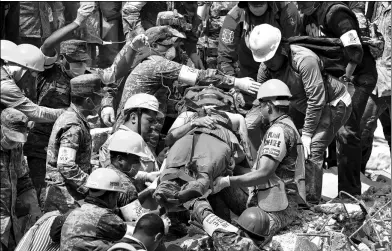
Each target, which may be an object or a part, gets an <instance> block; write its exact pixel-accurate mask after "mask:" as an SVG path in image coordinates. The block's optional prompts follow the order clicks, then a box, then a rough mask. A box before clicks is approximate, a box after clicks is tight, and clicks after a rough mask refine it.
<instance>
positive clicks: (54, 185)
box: [44, 74, 101, 213]
mask: <svg viewBox="0 0 392 251" xmlns="http://www.w3.org/2000/svg"><path fill="white" fill-rule="evenodd" d="M100 85H101V80H100V78H99V77H98V76H96V75H90V74H88V75H81V76H79V77H76V78H73V79H72V80H71V105H70V107H69V108H68V109H67V111H66V112H64V113H63V114H62V115H61V116H60V117H59V118H58V119H57V121H56V123H55V124H54V126H53V130H52V134H51V135H50V139H49V145H48V151H47V158H46V182H47V188H46V189H47V191H46V197H45V202H44V210H45V211H46V212H50V211H54V210H59V211H60V212H61V213H66V212H67V211H68V210H70V209H73V208H75V207H77V206H78V203H77V201H78V200H81V199H84V198H85V197H86V195H87V191H88V189H87V188H86V187H85V183H86V180H87V177H88V175H89V173H90V172H91V165H90V158H91V135H90V126H89V124H88V122H87V120H86V117H87V116H88V115H94V114H96V113H97V109H99V105H98V104H99V100H100V98H101V96H100V95H98V92H99V91H100V87H101V86H100Z"/></svg>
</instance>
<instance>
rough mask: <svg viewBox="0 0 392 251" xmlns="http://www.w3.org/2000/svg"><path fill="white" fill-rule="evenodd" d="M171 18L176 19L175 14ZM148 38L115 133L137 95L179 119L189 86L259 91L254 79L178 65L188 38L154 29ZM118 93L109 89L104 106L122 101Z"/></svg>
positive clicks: (155, 140)
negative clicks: (180, 50) (152, 98)
mask: <svg viewBox="0 0 392 251" xmlns="http://www.w3.org/2000/svg"><path fill="white" fill-rule="evenodd" d="M165 14H166V13H165ZM171 15H172V16H173V14H171ZM162 17H163V16H162ZM165 18H167V17H165ZM146 35H147V37H148V41H149V43H150V44H151V45H152V47H151V48H145V49H144V50H142V51H141V52H139V54H138V56H137V58H136V61H135V63H134V65H136V67H135V68H134V69H133V71H132V72H131V74H130V75H129V76H128V79H127V80H126V82H125V85H124V88H123V93H122V97H121V99H120V103H119V105H118V110H117V111H118V112H117V114H118V115H117V116H118V118H117V121H116V124H115V126H114V130H117V128H118V127H119V126H120V125H121V124H123V123H124V116H123V114H121V113H120V112H121V111H122V110H123V107H124V104H125V102H126V100H127V99H128V98H129V97H130V96H132V95H133V94H135V93H147V94H151V95H154V96H155V97H156V98H157V99H158V101H159V105H160V107H159V109H160V111H161V112H162V113H163V114H164V116H169V117H172V118H176V117H177V112H176V110H175V105H176V103H177V102H178V100H179V99H180V98H181V95H182V94H181V92H182V88H184V87H185V86H190V85H195V84H196V83H198V82H208V81H210V82H214V81H215V83H217V82H219V83H218V85H219V86H220V87H225V88H226V89H230V88H232V87H236V88H238V89H240V90H242V91H245V92H250V93H253V92H255V91H257V90H258V87H259V84H258V83H256V82H254V81H251V80H250V79H247V78H242V79H238V78H234V77H230V76H225V75H219V74H218V73H217V70H213V69H208V70H196V69H193V68H190V67H187V66H185V65H183V64H181V63H177V62H178V61H179V59H178V58H179V57H178V56H179V55H180V54H179V53H178V52H177V51H178V44H180V43H181V39H183V38H185V35H184V34H182V33H181V32H179V31H178V30H175V29H173V28H171V27H170V26H157V27H152V28H150V29H149V30H147V31H146ZM116 92H117V88H116V89H113V90H109V89H107V93H105V97H106V98H105V99H103V100H102V102H105V104H108V103H109V102H113V99H114V98H119V97H118V95H117V94H116ZM116 96H117V97H116ZM112 106H113V104H112ZM164 120H165V117H159V118H158V124H157V126H156V127H155V128H154V130H153V132H152V133H151V137H150V139H149V140H148V141H146V143H147V144H148V145H149V146H150V147H151V149H154V150H155V149H156V146H157V144H158V140H159V136H160V131H161V130H162V127H163V123H164Z"/></svg>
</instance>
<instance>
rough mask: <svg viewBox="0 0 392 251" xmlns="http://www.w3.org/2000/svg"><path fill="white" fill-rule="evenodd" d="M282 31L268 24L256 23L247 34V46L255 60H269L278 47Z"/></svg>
mask: <svg viewBox="0 0 392 251" xmlns="http://www.w3.org/2000/svg"><path fill="white" fill-rule="evenodd" d="M281 38H282V33H281V32H280V30H279V29H278V28H275V27H273V26H272V25H269V24H260V25H257V26H256V27H255V28H254V29H253V30H252V32H251V33H250V36H249V47H250V50H251V51H252V54H253V59H254V60H255V61H256V62H265V61H267V60H270V59H271V58H272V57H273V56H274V55H275V52H276V50H277V49H278V48H279V44H280V40H281Z"/></svg>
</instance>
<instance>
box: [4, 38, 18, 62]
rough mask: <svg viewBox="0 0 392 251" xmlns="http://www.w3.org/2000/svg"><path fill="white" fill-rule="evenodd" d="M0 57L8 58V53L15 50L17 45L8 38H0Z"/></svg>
mask: <svg viewBox="0 0 392 251" xmlns="http://www.w3.org/2000/svg"><path fill="white" fill-rule="evenodd" d="M0 44H1V55H0V56H1V59H3V60H9V58H10V55H12V54H14V53H15V52H16V50H17V49H16V48H17V47H18V46H17V45H16V44H15V43H13V42H11V41H9V40H1V42H0Z"/></svg>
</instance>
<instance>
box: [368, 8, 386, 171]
mask: <svg viewBox="0 0 392 251" xmlns="http://www.w3.org/2000/svg"><path fill="white" fill-rule="evenodd" d="M374 13H375V14H376V15H375V16H374V17H373V18H372V19H373V20H374V23H375V24H376V25H377V27H378V30H379V31H380V32H381V34H382V35H383V37H384V39H385V46H384V52H383V54H382V56H381V58H379V59H377V60H376V64H377V72H378V79H377V84H376V88H375V89H374V90H373V92H372V94H371V95H370V97H369V99H368V102H367V104H366V108H365V112H364V115H363V116H362V119H361V149H362V163H361V172H362V173H365V170H366V165H367V162H368V160H369V158H370V155H371V153H372V147H373V139H374V132H375V130H376V128H377V120H378V119H380V122H381V124H382V127H383V131H384V136H385V139H386V140H387V141H388V145H389V148H391V35H392V34H391V24H390V20H391V3H388V2H379V3H376V6H375V10H374Z"/></svg>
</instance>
